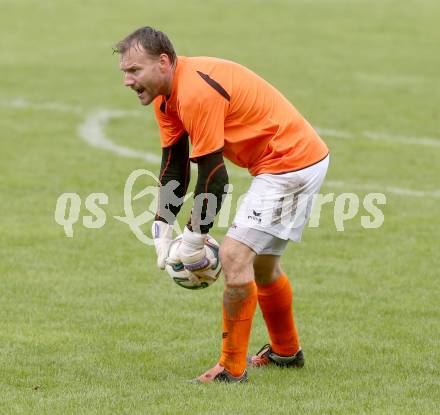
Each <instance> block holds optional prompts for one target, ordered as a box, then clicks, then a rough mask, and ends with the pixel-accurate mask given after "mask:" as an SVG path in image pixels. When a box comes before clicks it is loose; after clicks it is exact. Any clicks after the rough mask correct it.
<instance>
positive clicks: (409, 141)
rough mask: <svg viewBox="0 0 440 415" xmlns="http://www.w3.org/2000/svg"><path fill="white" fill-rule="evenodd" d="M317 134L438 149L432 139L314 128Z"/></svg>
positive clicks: (437, 142) (437, 141)
mask: <svg viewBox="0 0 440 415" xmlns="http://www.w3.org/2000/svg"><path fill="white" fill-rule="evenodd" d="M315 129H316V131H317V132H318V134H320V135H322V136H323V137H335V138H342V139H347V140H359V138H361V139H365V140H371V141H384V142H388V143H398V144H405V145H415V146H427V147H440V140H439V139H438V138H433V137H416V136H414V137H408V136H403V135H396V134H390V133H383V132H373V131H361V132H360V133H359V134H353V133H349V132H347V131H339V130H333V129H328V128H319V127H316V128H315Z"/></svg>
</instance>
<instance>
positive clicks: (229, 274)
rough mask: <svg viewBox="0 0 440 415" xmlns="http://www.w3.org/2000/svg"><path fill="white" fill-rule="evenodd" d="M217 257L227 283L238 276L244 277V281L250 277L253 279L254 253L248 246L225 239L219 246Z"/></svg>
mask: <svg viewBox="0 0 440 415" xmlns="http://www.w3.org/2000/svg"><path fill="white" fill-rule="evenodd" d="M219 256H220V262H221V264H222V267H223V272H224V274H225V278H226V281H227V282H228V281H230V280H231V279H234V280H235V279H237V278H240V276H243V277H245V276H246V279H249V277H250V275H251V276H252V279H253V262H254V257H255V253H254V252H253V251H252V250H251V249H250V248H249V247H248V246H246V245H244V244H242V243H241V242H237V241H235V240H232V239H230V238H228V239H226V238H225V241H224V242H223V244H222V245H221V246H220V252H219ZM248 274H249V275H248Z"/></svg>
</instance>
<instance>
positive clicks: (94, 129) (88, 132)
mask: <svg viewBox="0 0 440 415" xmlns="http://www.w3.org/2000/svg"><path fill="white" fill-rule="evenodd" d="M0 107H5V108H16V109H20V108H25V109H34V110H47V111H55V112H70V113H76V114H80V115H82V114H85V119H84V120H83V122H82V123H81V124H80V125H79V127H78V134H79V136H80V137H81V138H82V139H83V140H84V141H85V142H86V143H87V144H89V145H90V146H92V147H95V148H100V149H103V150H107V151H111V152H112V153H114V154H117V155H118V156H122V157H128V158H135V159H139V160H144V161H147V162H150V163H153V164H156V165H157V164H160V162H161V157H160V156H158V155H156V154H153V153H150V152H143V151H139V150H135V149H132V148H129V147H124V146H121V145H119V144H115V143H113V142H112V141H111V140H110V139H109V138H108V137H107V136H106V135H105V131H104V130H105V127H106V125H107V123H108V122H109V121H110V120H111V119H112V118H118V117H142V116H144V114H143V113H142V112H140V111H122V110H108V109H100V110H96V111H94V112H90V113H85V111H84V109H83V108H81V107H77V106H70V105H68V104H64V103H58V102H45V103H33V102H30V101H27V100H24V99H16V100H13V101H6V102H5V101H4V102H0ZM316 130H317V131H318V132H319V133H320V134H322V135H324V136H326V135H327V136H331V137H336V138H343V139H355V138H357V136H356V135H355V134H352V133H349V132H346V131H338V130H332V129H325V128H316ZM362 134H363V137H364V138H367V139H370V140H380V141H391V142H399V143H403V144H411V145H425V146H433V147H438V146H440V140H439V139H435V138H430V137H423V138H416V137H413V138H411V137H403V136H395V135H392V134H387V133H379V132H368V131H365V132H364V133H362ZM232 173H233V175H234V176H236V177H237V176H238V177H249V175H248V174H247V173H246V172H244V171H240V170H237V169H235V168H233V170H232ZM324 186H326V187H333V188H339V189H344V190H345V191H347V192H348V191H351V190H352V189H353V188H355V189H364V190H369V191H375V192H378V191H381V192H388V193H392V194H396V195H399V196H409V197H431V198H440V190H434V191H422V190H413V189H405V188H401V187H395V186H386V185H380V184H372V183H370V184H365V183H347V182H343V181H334V180H333V181H332V180H326V181H325V182H324Z"/></svg>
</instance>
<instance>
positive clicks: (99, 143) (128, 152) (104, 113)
mask: <svg viewBox="0 0 440 415" xmlns="http://www.w3.org/2000/svg"><path fill="white" fill-rule="evenodd" d="M130 115H131V116H132V115H138V113H137V112H136V113H134V112H129V111H115V110H99V111H96V112H93V113H91V114H89V115H87V117H86V119H85V120H84V122H83V123H82V124H81V125H80V126H79V127H78V134H79V136H80V137H82V138H83V139H84V141H85V142H86V143H87V144H89V145H91V146H92V147H97V148H102V149H104V150H108V151H111V152H112V153H115V154H117V155H118V156H122V157H131V158H137V159H141V160H145V161H148V162H150V163H155V164H159V163H160V162H161V157H159V156H157V155H156V154H152V153H147V152H142V151H139V150H134V149H131V148H129V147H124V146H121V145H119V144H115V143H113V142H112V141H111V140H110V139H109V138H107V137H106V135H105V132H104V127H105V125H106V124H107V123H108V121H109V120H111V119H112V118H116V117H118V118H119V117H126V116H130Z"/></svg>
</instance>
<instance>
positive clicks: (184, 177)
mask: <svg viewBox="0 0 440 415" xmlns="http://www.w3.org/2000/svg"><path fill="white" fill-rule="evenodd" d="M189 180H190V164H189V144H188V135H187V134H186V133H185V134H183V135H182V136H181V137H180V138H179V140H178V141H177V142H176V143H175V144H173V145H172V146H170V147H167V148H164V149H163V150H162V163H161V167H160V174H159V182H160V185H159V197H158V207H157V213H156V218H155V220H159V221H162V222H166V223H169V224H173V223H174V221H175V220H176V216H177V214H178V213H179V211H180V209H181V207H182V204H183V199H184V196H185V194H186V192H187V189H188V184H189Z"/></svg>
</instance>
